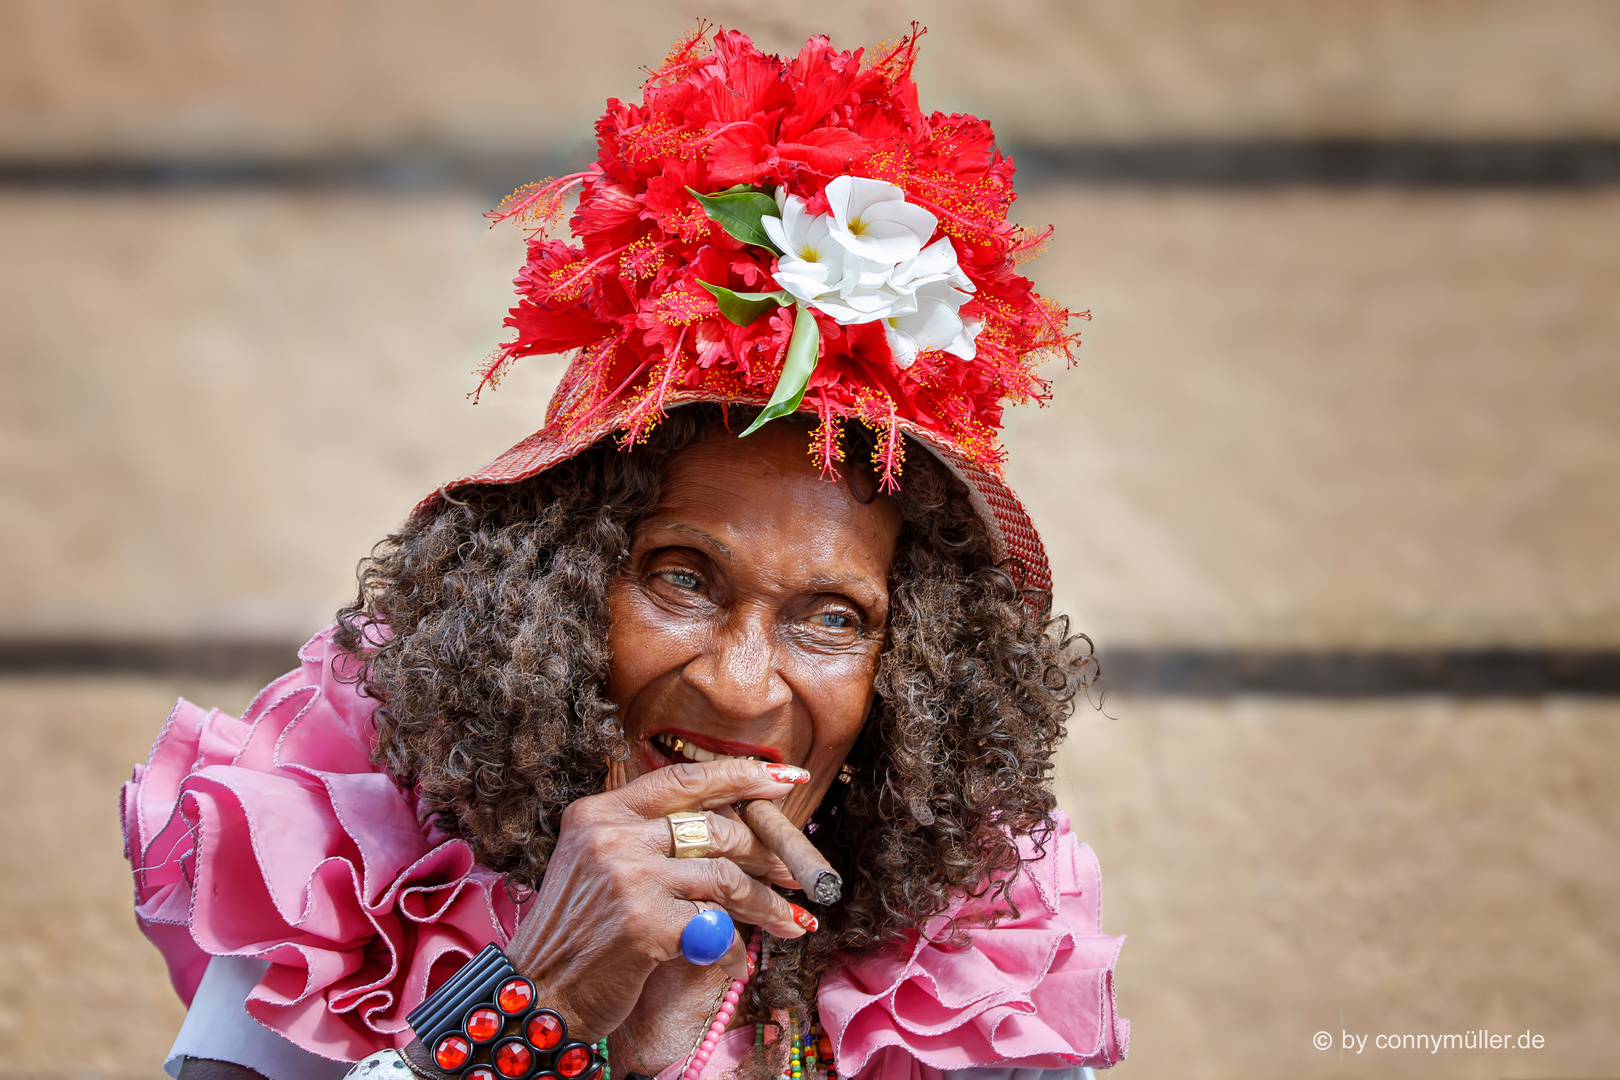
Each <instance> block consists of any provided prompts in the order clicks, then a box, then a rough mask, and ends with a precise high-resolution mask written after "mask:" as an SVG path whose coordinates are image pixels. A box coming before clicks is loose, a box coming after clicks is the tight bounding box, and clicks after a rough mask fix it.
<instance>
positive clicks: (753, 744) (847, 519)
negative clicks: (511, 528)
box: [607, 424, 900, 825]
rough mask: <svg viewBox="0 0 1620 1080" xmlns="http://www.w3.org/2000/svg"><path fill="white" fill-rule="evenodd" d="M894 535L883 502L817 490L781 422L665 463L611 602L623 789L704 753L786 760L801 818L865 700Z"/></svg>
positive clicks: (722, 437)
mask: <svg viewBox="0 0 1620 1080" xmlns="http://www.w3.org/2000/svg"><path fill="white" fill-rule="evenodd" d="M899 530H900V515H899V512H898V511H897V510H896V508H895V506H894V504H893V503H892V502H891V501H890V500H889V499H886V498H883V497H879V498H877V499H875V500H873V501H872V502H870V503H862V502H861V501H860V500H858V499H857V498H855V496H854V494H853V493H852V492H851V491H850V486H849V484H847V483H828V482H827V481H825V480H823V479H822V478H821V475H820V473H819V471H818V470H817V469H816V467H815V466H814V464H812V462H811V459H810V456H809V455H808V454H806V453H805V436H804V432H803V431H802V430H799V429H797V428H794V427H792V426H790V425H787V424H768V425H766V426H765V427H764V428H762V429H760V430H759V431H758V432H756V433H755V434H753V435H750V436H749V437H748V438H746V439H738V438H735V437H733V436H731V435H729V434H726V433H716V434H714V435H711V436H710V437H708V438H707V439H704V440H703V441H701V442H699V443H696V444H695V445H693V446H690V447H688V448H687V449H685V450H683V451H681V452H680V453H679V454H677V455H676V456H675V457H674V458H672V459H671V461H670V462H669V464H668V466H667V467H666V469H665V475H664V483H663V490H662V496H661V498H660V500H659V503H658V507H657V509H656V510H655V511H654V512H653V513H652V514H651V515H650V516H649V517H648V518H646V519H645V520H644V521H643V522H642V523H641V525H640V526H639V527H638V528H637V530H636V533H635V536H634V537H633V539H632V541H631V545H630V554H629V556H628V557H627V558H626V560H625V563H624V567H623V569H622V571H621V572H620V574H619V576H618V578H617V579H616V580H615V582H614V584H613V586H612V590H611V593H610V595H609V602H610V607H611V612H612V620H613V621H612V628H611V630H610V631H609V634H608V644H609V647H610V649H611V650H612V661H611V665H610V669H609V675H608V687H607V690H608V697H609V698H610V699H611V700H612V701H613V702H614V703H615V704H617V705H618V706H619V711H620V717H621V719H622V720H623V722H624V731H625V738H626V739H627V740H628V741H629V743H630V749H631V754H630V760H629V762H628V763H627V768H628V773H629V779H634V778H635V777H637V776H639V775H641V774H643V773H646V772H650V771H651V770H653V769H657V768H661V767H663V766H664V765H668V764H670V763H672V762H674V761H681V760H709V759H710V758H711V757H713V756H721V757H727V756H729V757H741V756H749V757H758V758H763V759H766V760H769V761H785V762H789V763H791V764H794V765H800V766H802V767H804V768H806V769H808V770H810V774H811V779H810V782H809V783H808V784H806V785H804V787H803V788H802V789H801V790H798V791H795V792H794V793H793V794H792V795H791V796H789V797H788V799H787V801H786V802H785V803H784V805H783V809H784V810H785V811H786V812H787V815H788V816H789V817H790V818H792V819H793V820H794V821H795V822H797V823H799V824H801V825H802V824H803V823H804V822H805V821H806V820H808V818H809V816H810V814H811V812H812V811H813V810H814V809H815V807H816V805H817V804H818V803H819V802H820V801H821V796H822V795H823V794H824V793H825V792H826V790H827V787H828V785H830V784H831V783H832V781H833V779H834V777H835V776H836V775H837V772H838V767H839V766H840V765H841V764H842V763H843V760H844V757H845V755H846V754H847V753H848V752H849V748H850V745H851V744H852V743H853V742H854V741H855V737H856V736H857V735H858V734H859V733H860V730H861V722H862V721H863V720H864V719H865V717H866V713H867V710H868V708H869V707H870V706H871V703H872V692H873V691H872V679H873V676H874V675H875V673H876V671H877V662H878V653H879V650H880V649H881V648H882V644H883V637H884V628H885V626H886V623H887V620H888V613H889V591H888V575H889V564H890V562H891V561H892V560H893V558H894V545H895V537H896V536H897V535H898V533H899Z"/></svg>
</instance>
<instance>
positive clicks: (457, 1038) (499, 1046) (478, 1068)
mask: <svg viewBox="0 0 1620 1080" xmlns="http://www.w3.org/2000/svg"><path fill="white" fill-rule="evenodd" d="M535 996H536V995H535V990H534V983H532V982H530V981H529V980H528V979H526V978H524V977H523V976H522V975H519V974H518V973H517V971H516V969H514V968H513V967H512V962H511V961H510V960H508V959H507V958H506V954H505V953H503V952H501V950H500V949H499V948H498V947H496V946H495V945H487V946H485V947H484V950H483V951H482V952H480V953H479V954H478V955H477V956H475V957H473V958H472V959H471V960H469V961H468V962H467V964H466V966H464V967H463V968H462V969H461V970H460V971H458V972H456V973H455V975H453V976H451V978H450V981H449V982H447V983H445V984H444V985H443V986H441V987H439V989H438V990H436V991H434V992H433V995H432V996H431V997H429V998H428V999H427V1000H426V1001H424V1002H422V1004H420V1005H418V1006H417V1007H416V1008H415V1009H414V1010H412V1011H411V1014H410V1016H408V1017H406V1019H405V1022H406V1023H407V1024H409V1025H410V1028H411V1030H412V1031H414V1032H415V1033H416V1037H417V1038H419V1039H421V1040H422V1045H423V1046H424V1047H425V1048H426V1049H427V1053H428V1057H429V1058H430V1059H431V1060H432V1062H433V1064H434V1065H436V1066H438V1068H440V1069H441V1070H443V1071H444V1072H446V1073H448V1074H449V1075H451V1076H453V1077H457V1078H458V1080H528V1078H530V1077H533V1078H534V1080H599V1078H600V1077H601V1074H602V1071H603V1065H604V1064H605V1062H604V1060H603V1058H602V1056H601V1055H600V1054H598V1053H597V1052H596V1049H595V1048H594V1047H593V1046H591V1045H590V1044H589V1043H585V1042H580V1041H579V1040H577V1039H575V1040H570V1039H569V1038H568V1024H567V1022H566V1021H564V1020H563V1018H562V1017H561V1016H560V1015H558V1014H557V1013H556V1012H555V1011H554V1010H552V1009H547V1008H543V1007H537V1006H536V1005H535Z"/></svg>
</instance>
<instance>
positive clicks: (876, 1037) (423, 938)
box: [122, 627, 1130, 1080]
mask: <svg viewBox="0 0 1620 1080" xmlns="http://www.w3.org/2000/svg"><path fill="white" fill-rule="evenodd" d="M334 629H335V627H328V628H327V629H325V630H323V631H321V633H319V634H317V635H316V636H315V637H314V638H312V639H311V640H310V641H309V642H308V643H307V644H306V645H305V646H304V647H303V648H302V649H301V650H300V651H299V654H298V655H299V660H300V661H301V666H300V667H299V668H298V669H297V670H295V671H292V672H290V673H288V674H287V675H284V676H282V677H281V678H280V679H277V680H276V681H275V682H273V683H271V684H270V685H269V686H268V687H266V688H265V689H264V690H263V691H261V692H260V694H259V695H258V697H257V698H255V699H254V701H253V703H252V704H251V705H250V706H249V707H248V710H247V712H246V713H245V714H244V715H243V716H242V718H241V719H237V718H235V717H232V716H228V715H226V714H224V713H222V712H220V711H218V710H217V709H216V710H212V711H205V710H203V709H200V708H198V707H197V706H195V705H192V704H191V703H190V702H187V701H184V700H182V701H180V702H179V703H178V704H177V705H176V706H175V708H174V712H173V713H172V714H171V715H170V716H169V720H168V722H167V723H166V724H165V725H164V727H163V730H162V732H160V733H159V735H158V738H157V742H156V744H155V745H154V746H153V748H152V756H151V760H150V761H148V762H147V764H145V765H144V766H137V767H136V769H135V775H134V777H133V779H131V780H130V782H129V783H127V784H126V785H124V790H123V807H122V809H123V824H124V842H125V855H126V857H127V858H128V859H129V861H130V865H131V867H132V868H133V871H134V879H135V913H136V918H137V920H138V921H139V923H140V926H141V929H142V930H143V931H145V933H146V935H147V937H148V938H150V939H151V940H152V943H153V944H155V945H156V946H157V947H158V949H159V950H160V951H161V952H162V953H163V956H164V959H165V960H166V961H167V962H168V965H169V974H170V978H171V979H172V980H173V982H174V987H175V990H176V991H177V992H178V993H179V994H180V997H181V999H182V1000H183V1001H185V1002H186V1003H187V1004H188V1005H189V1004H190V1003H191V999H192V996H193V995H194V994H195V992H196V989H197V986H198V984H199V982H200V981H201V980H202V976H203V972H204V970H205V969H206V968H207V966H208V962H209V960H210V959H211V958H212V957H215V956H235V957H254V958H260V959H262V960H264V961H267V962H268V967H267V968H266V969H265V973H264V975H263V977H262V978H261V979H260V980H259V982H258V984H257V985H256V986H254V987H253V989H252V990H251V991H250V992H249V993H248V996H247V1001H246V1009H247V1012H248V1014H249V1015H250V1016H252V1017H253V1019H255V1020H257V1021H258V1022H259V1023H260V1024H262V1025H264V1026H265V1027H266V1028H269V1029H270V1030H272V1031H275V1032H277V1033H279V1034H280V1035H282V1036H284V1037H285V1038H286V1039H288V1040H289V1041H291V1042H292V1043H293V1044H295V1045H296V1046H299V1047H301V1048H303V1049H304V1050H307V1051H309V1052H311V1053H314V1054H318V1055H320V1056H322V1057H325V1058H330V1059H333V1060H338V1061H357V1060H359V1059H361V1058H363V1057H365V1056H366V1055H368V1054H371V1053H373V1052H375V1051H378V1050H382V1049H385V1048H388V1047H395V1046H404V1045H405V1044H406V1043H408V1042H410V1040H411V1037H412V1036H411V1033H410V1030H409V1029H408V1028H407V1027H406V1025H405V1017H406V1016H407V1015H408V1014H409V1013H410V1011H411V1010H412V1009H414V1008H415V1007H416V1006H417V1005H419V1004H420V1003H421V1002H422V1000H423V999H424V998H426V997H427V996H428V994H429V993H430V992H431V991H432V989H434V988H437V987H438V985H439V984H440V983H442V982H443V981H444V980H445V979H447V978H448V977H449V976H450V974H451V973H452V972H454V971H455V970H456V969H457V968H458V967H460V965H461V964H462V963H464V962H465V960H466V959H467V958H468V957H470V956H472V955H473V954H475V953H477V952H478V950H480V949H481V948H483V947H484V946H485V945H486V944H488V943H489V942H491V941H494V942H498V943H501V944H503V945H504V944H505V943H506V941H507V940H508V939H509V938H510V935H511V933H512V931H513V929H514V928H515V927H516V925H517V920H518V917H519V915H520V914H521V908H520V907H519V906H518V905H516V904H514V903H513V902H512V900H511V898H510V897H509V896H508V894H507V892H506V889H505V887H504V884H503V882H502V880H501V877H500V875H499V874H496V873H494V872H493V871H490V870H487V869H484V868H483V867H481V866H479V865H478V864H477V863H475V862H474V861H473V857H472V850H471V848H470V847H469V846H468V845H467V843H466V842H465V841H463V840H460V839H458V838H456V837H453V836H449V835H446V834H445V833H444V832H442V831H440V830H439V829H437V828H436V827H435V826H434V825H433V824H432V821H431V818H429V817H428V816H427V815H426V814H424V813H423V812H422V807H421V806H419V804H418V801H417V799H416V796H415V795H414V793H413V792H410V791H406V790H402V789H401V788H400V787H399V786H397V785H396V784H394V783H393V781H392V780H390V779H389V777H388V776H387V774H386V773H384V772H383V771H381V770H380V769H379V768H378V767H377V766H375V765H373V764H372V763H371V760H370V756H371V748H372V740H373V731H372V728H371V713H372V710H373V708H374V707H375V703H374V702H372V701H371V700H370V699H368V698H366V697H365V696H364V695H363V693H362V692H361V690H360V688H359V686H358V683H357V680H356V679H355V678H354V671H353V669H352V661H351V660H350V658H348V657H347V656H346V655H344V654H343V653H341V652H339V651H338V650H337V649H336V648H335V647H334V646H333V644H332V634H333V631H334ZM1037 854H1038V853H1037V852H1035V851H1034V850H1033V848H1032V847H1030V846H1028V845H1026V847H1025V856H1026V858H1029V859H1030V861H1029V862H1026V863H1025V864H1024V865H1023V867H1022V868H1021V870H1020V871H1019V874H1018V876H1017V879H1016V881H1015V882H1014V884H1013V886H1012V888H1011V889H1010V892H1009V896H1010V897H1011V899H1013V900H1014V901H1015V902H1016V904H1017V906H1018V909H1019V914H1018V916H1017V917H1015V918H1004V919H1003V920H1002V921H1000V922H999V923H997V924H996V925H995V926H993V927H988V928H987V927H985V926H984V925H983V921H984V919H985V916H986V914H987V912H986V911H985V910H984V907H983V905H982V904H981V903H980V902H978V901H974V900H968V899H964V900H962V901H959V902H958V903H957V904H956V905H955V906H954V907H953V908H952V910H951V912H950V914H951V915H953V916H955V918H956V919H957V921H958V924H959V925H960V926H962V927H963V928H964V929H965V941H959V942H956V943H954V944H953V943H952V942H951V941H950V940H948V935H947V934H946V920H945V919H944V918H938V919H932V920H929V922H928V924H927V925H925V926H923V927H921V928H920V929H919V932H918V933H916V934H915V935H913V937H912V938H911V940H910V941H909V942H907V943H905V944H904V945H899V946H894V947H891V948H887V949H883V950H879V951H876V952H872V953H868V954H865V955H862V956H859V957H855V958H852V959H850V960H847V961H846V962H844V963H843V964H841V965H839V966H837V967H835V968H833V969H832V970H831V971H829V972H828V974H827V975H826V977H825V978H824V979H823V980H822V983H821V987H820V993H819V998H818V1003H819V1008H820V1013H821V1020H822V1023H823V1025H824V1026H825V1027H826V1030H827V1033H828V1035H829V1037H830V1038H831V1039H832V1042H833V1045H834V1048H835V1057H836V1063H837V1066H838V1071H839V1073H840V1074H841V1075H843V1076H847V1077H857V1076H858V1077H860V1078H861V1080H867V1078H874V1080H906V1078H909V1077H913V1076H919V1075H921V1074H927V1075H928V1076H929V1077H934V1076H935V1075H936V1074H937V1073H939V1072H942V1071H948V1070H956V1069H964V1068H978V1067H986V1066H1000V1067H1019V1068H1064V1067H1069V1066H1077V1065H1096V1066H1106V1065H1112V1064H1113V1063H1115V1062H1116V1061H1119V1060H1120V1059H1121V1058H1123V1057H1124V1056H1125V1053H1126V1050H1127V1048H1128V1045H1129V1033H1130V1026H1129V1022H1128V1021H1127V1020H1124V1019H1123V1018H1121V1017H1119V1016H1118V1015H1117V1013H1116V1011H1115V1004H1114V989H1113V968H1114V962H1115V959H1116V957H1117V956H1118V953H1119V948H1120V945H1121V943H1122V942H1123V941H1124V939H1123V938H1120V937H1111V936H1107V935H1104V934H1102V933H1101V932H1100V924H1099V908H1098V888H1099V882H1100V878H1099V874H1098V868H1097V860H1096V858H1095V856H1094V855H1093V854H1092V852H1091V849H1090V848H1088V847H1087V846H1086V845H1084V844H1082V843H1080V842H1079V841H1077V840H1076V839H1075V837H1074V836H1073V835H1072V834H1071V833H1070V831H1069V823H1068V819H1067V818H1065V817H1064V816H1063V815H1062V814H1061V813H1060V814H1058V815H1057V830H1056V832H1055V834H1054V836H1053V838H1052V840H1051V841H1050V842H1049V843H1048V844H1047V845H1046V852H1045V853H1044V854H1043V855H1039V857H1037ZM752 1042H753V1037H752V1032H751V1029H750V1030H749V1031H748V1032H747V1034H744V1032H743V1031H734V1032H732V1033H730V1035H729V1036H728V1037H727V1038H726V1039H724V1040H723V1041H722V1042H721V1043H720V1045H719V1046H717V1047H716V1053H715V1055H714V1057H713V1058H711V1059H710V1063H709V1070H708V1071H709V1073H711V1074H714V1075H718V1074H719V1073H721V1072H724V1071H726V1070H727V1069H730V1068H732V1067H734V1066H735V1065H736V1064H737V1063H738V1062H739V1061H740V1060H741V1058H742V1056H743V1055H744V1054H746V1053H747V1052H748V1050H749V1049H750V1048H751V1047H752Z"/></svg>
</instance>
